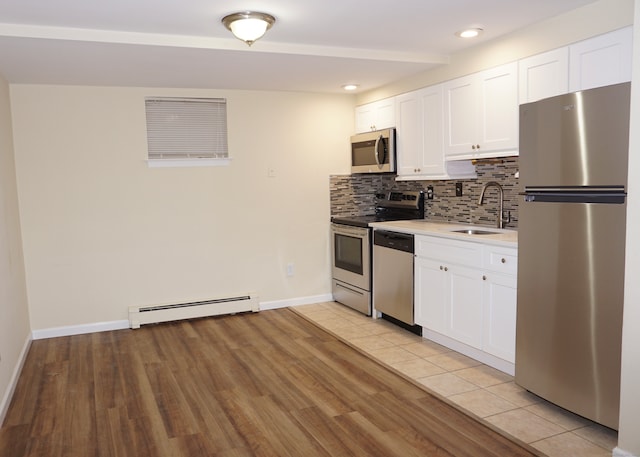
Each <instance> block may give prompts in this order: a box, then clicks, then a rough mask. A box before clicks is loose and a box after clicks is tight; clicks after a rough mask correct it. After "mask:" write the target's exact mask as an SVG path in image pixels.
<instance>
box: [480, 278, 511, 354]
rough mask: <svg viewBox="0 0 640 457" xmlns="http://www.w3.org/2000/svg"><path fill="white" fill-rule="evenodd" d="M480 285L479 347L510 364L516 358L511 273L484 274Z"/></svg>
mask: <svg viewBox="0 0 640 457" xmlns="http://www.w3.org/2000/svg"><path fill="white" fill-rule="evenodd" d="M485 278H486V279H485V281H483V288H482V303H483V320H482V341H483V345H482V349H483V350H484V351H486V352H488V353H489V354H491V355H494V356H496V357H499V358H501V359H504V360H506V361H508V362H511V363H514V362H515V358H516V299H517V298H516V290H517V278H516V276H515V275H503V274H500V273H493V272H491V273H487V274H486V275H485Z"/></svg>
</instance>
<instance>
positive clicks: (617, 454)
mask: <svg viewBox="0 0 640 457" xmlns="http://www.w3.org/2000/svg"><path fill="white" fill-rule="evenodd" d="M613 457H638V456H637V455H636V454H632V453H630V452H627V451H623V450H622V449H620V448H619V447H614V448H613Z"/></svg>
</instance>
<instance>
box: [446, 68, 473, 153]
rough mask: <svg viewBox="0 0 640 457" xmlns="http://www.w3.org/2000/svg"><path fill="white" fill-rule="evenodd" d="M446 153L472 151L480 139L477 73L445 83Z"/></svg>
mask: <svg viewBox="0 0 640 457" xmlns="http://www.w3.org/2000/svg"><path fill="white" fill-rule="evenodd" d="M443 91H444V113H445V114H444V150H445V156H455V155H462V154H468V153H469V152H470V151H472V146H473V148H474V150H475V145H476V144H477V142H478V111H479V106H478V104H479V98H478V85H477V80H476V77H475V76H473V75H472V76H466V77H464V78H458V79H454V80H453V81H449V82H447V83H445V84H444V89H443Z"/></svg>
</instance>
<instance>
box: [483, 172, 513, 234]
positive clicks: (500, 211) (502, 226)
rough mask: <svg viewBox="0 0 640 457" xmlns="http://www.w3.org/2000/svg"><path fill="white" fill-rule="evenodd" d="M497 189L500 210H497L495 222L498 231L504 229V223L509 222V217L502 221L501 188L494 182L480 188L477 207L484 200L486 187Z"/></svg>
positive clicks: (502, 200)
mask: <svg viewBox="0 0 640 457" xmlns="http://www.w3.org/2000/svg"><path fill="white" fill-rule="evenodd" d="M491 186H494V187H497V188H498V191H499V192H500V208H499V210H498V218H497V219H498V220H497V227H498V228H499V229H501V228H504V223H505V222H507V223H508V222H509V221H511V217H510V216H509V217H507V219H504V211H503V206H504V190H503V189H502V186H501V185H500V184H499V183H497V182H495V181H489V182H488V183H486V184H485V185H484V186H483V187H482V192H480V199H479V200H478V205H482V201H483V200H484V193H485V191H486V190H487V187H491Z"/></svg>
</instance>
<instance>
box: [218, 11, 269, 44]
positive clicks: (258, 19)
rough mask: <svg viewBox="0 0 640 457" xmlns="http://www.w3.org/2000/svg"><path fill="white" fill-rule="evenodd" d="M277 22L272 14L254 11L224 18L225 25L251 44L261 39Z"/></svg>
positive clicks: (239, 37)
mask: <svg viewBox="0 0 640 457" xmlns="http://www.w3.org/2000/svg"><path fill="white" fill-rule="evenodd" d="M275 22H276V18H275V17H273V16H272V15H270V14H267V13H256V12H253V11H245V12H242V13H233V14H229V15H228V16H225V17H223V18H222V23H223V24H224V26H225V27H226V28H228V29H229V30H231V33H233V35H234V36H235V37H236V38H238V39H240V40H242V41H244V42H245V43H247V44H248V45H249V46H251V45H252V44H253V43H254V42H255V41H256V40H258V39H260V38H261V37H262V36H263V35H264V34H265V32H266V31H267V30H269V29H270V28H271V26H272V25H273V24H274V23H275Z"/></svg>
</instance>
